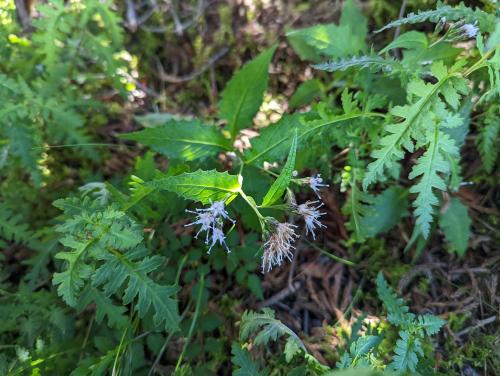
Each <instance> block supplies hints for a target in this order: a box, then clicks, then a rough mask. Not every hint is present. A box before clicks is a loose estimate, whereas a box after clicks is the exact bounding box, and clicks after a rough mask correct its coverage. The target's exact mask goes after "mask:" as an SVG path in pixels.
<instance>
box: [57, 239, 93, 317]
mask: <svg viewBox="0 0 500 376" xmlns="http://www.w3.org/2000/svg"><path fill="white" fill-rule="evenodd" d="M61 243H62V244H63V245H64V246H65V247H68V248H71V249H73V251H72V252H60V253H58V254H57V255H56V256H55V257H56V258H58V259H61V260H65V261H66V262H67V266H66V268H65V270H64V271H63V272H62V273H54V277H53V279H52V283H53V284H54V285H59V286H58V287H57V293H58V294H59V296H61V297H62V298H63V299H64V301H65V302H66V303H67V304H68V305H69V306H71V307H76V305H77V304H78V296H79V293H80V291H81V289H82V288H83V286H84V284H85V282H86V281H87V280H88V279H89V278H90V276H91V275H92V273H93V272H94V270H93V268H92V267H91V266H90V265H87V264H86V263H85V260H84V258H85V254H86V252H87V251H88V248H89V247H90V245H91V244H92V243H93V240H88V241H87V242H80V241H77V240H75V239H74V238H72V237H69V236H68V237H65V238H63V239H61Z"/></svg>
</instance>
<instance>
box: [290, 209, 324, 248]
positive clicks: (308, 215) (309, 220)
mask: <svg viewBox="0 0 500 376" xmlns="http://www.w3.org/2000/svg"><path fill="white" fill-rule="evenodd" d="M318 202H319V201H317V200H316V201H307V202H306V203H304V204H300V205H295V207H294V209H295V211H296V212H297V214H299V215H301V216H302V217H303V218H304V222H305V223H306V235H307V234H309V233H311V235H312V237H313V239H314V240H316V234H315V233H314V231H315V230H316V229H319V228H321V227H326V226H325V225H324V224H322V223H321V222H320V221H319V219H320V217H321V216H322V215H325V213H321V212H320V211H319V208H320V207H322V206H323V204H322V203H320V204H319V205H316V206H315V204H317V203H318Z"/></svg>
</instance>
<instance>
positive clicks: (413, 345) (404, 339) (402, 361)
mask: <svg viewBox="0 0 500 376" xmlns="http://www.w3.org/2000/svg"><path fill="white" fill-rule="evenodd" d="M394 352H395V355H394V358H393V361H392V363H391V364H390V367H391V368H392V369H394V370H395V371H398V372H407V371H410V372H415V370H416V368H417V364H418V357H419V356H424V350H423V349H422V343H421V342H420V340H419V339H418V338H415V337H414V336H412V335H411V334H410V333H408V332H406V331H400V332H399V339H398V340H397V341H396V348H395V349H394Z"/></svg>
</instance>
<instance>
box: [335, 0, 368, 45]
mask: <svg viewBox="0 0 500 376" xmlns="http://www.w3.org/2000/svg"><path fill="white" fill-rule="evenodd" d="M339 25H340V26H346V27H349V28H350V29H351V33H352V34H353V35H354V36H356V38H357V40H356V42H357V43H359V44H363V43H364V40H365V38H366V36H367V35H368V20H367V18H366V17H365V16H364V15H363V13H361V11H360V9H359V7H358V6H357V5H356V2H355V1H354V0H347V1H345V2H344V6H343V7H342V13H341V15H340V21H339Z"/></svg>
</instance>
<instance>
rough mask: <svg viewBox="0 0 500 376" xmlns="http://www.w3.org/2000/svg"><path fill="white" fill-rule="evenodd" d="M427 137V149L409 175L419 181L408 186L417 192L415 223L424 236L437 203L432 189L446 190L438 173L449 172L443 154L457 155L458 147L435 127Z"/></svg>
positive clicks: (426, 233)
mask: <svg viewBox="0 0 500 376" xmlns="http://www.w3.org/2000/svg"><path fill="white" fill-rule="evenodd" d="M427 139H429V140H430V143H429V146H428V148H427V151H426V152H425V153H424V154H423V155H422V156H421V157H420V158H419V159H418V161H417V164H416V165H415V166H414V167H413V169H412V171H411V173H410V175H409V178H410V179H415V178H416V177H418V176H421V179H420V181H419V182H418V183H417V184H416V185H414V186H412V187H411V188H410V192H411V193H417V194H418V195H417V198H416V199H415V201H414V202H413V206H414V207H415V216H416V217H417V221H416V225H417V227H419V228H420V231H421V232H422V235H423V236H424V238H427V237H428V235H429V232H430V224H431V223H432V219H433V214H434V209H433V207H434V206H437V205H438V204H439V200H438V198H437V197H436V195H435V193H434V189H439V190H441V191H445V190H446V183H445V181H444V179H443V177H442V176H441V175H439V174H448V173H449V172H450V165H449V163H448V162H447V160H446V159H445V158H444V155H447V154H451V155H454V156H455V155H458V149H457V147H456V146H455V143H454V142H453V140H452V139H451V138H450V137H449V136H448V135H446V134H444V133H442V132H440V131H439V130H438V129H437V128H436V129H435V131H434V134H429V135H428V136H427Z"/></svg>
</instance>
